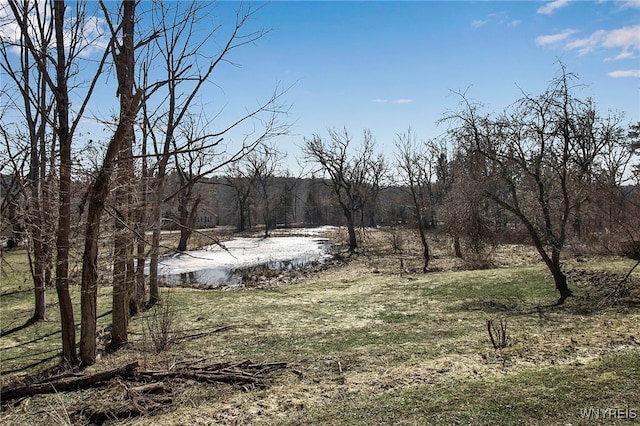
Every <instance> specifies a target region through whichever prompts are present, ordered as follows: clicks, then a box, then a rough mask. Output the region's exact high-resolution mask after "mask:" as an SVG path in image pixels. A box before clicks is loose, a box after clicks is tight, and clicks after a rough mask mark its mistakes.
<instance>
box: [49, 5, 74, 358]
mask: <svg viewBox="0 0 640 426" xmlns="http://www.w3.org/2000/svg"><path fill="white" fill-rule="evenodd" d="M53 5H54V6H53V18H54V25H55V33H56V53H57V63H56V85H57V87H56V93H55V97H56V115H57V118H58V127H57V129H56V132H57V136H58V142H59V144H60V153H59V155H60V177H59V179H60V183H59V192H58V230H57V233H56V249H57V251H56V292H57V294H58V304H59V306H60V325H61V328H62V357H63V359H64V361H65V362H67V363H69V364H71V365H76V364H77V363H78V356H77V352H76V328H75V327H76V326H75V322H74V319H73V305H72V303H71V295H70V294H69V236H70V233H71V136H72V135H71V133H70V131H69V93H68V88H67V75H66V69H67V63H66V57H65V42H64V37H65V33H64V20H65V18H64V13H65V2H64V0H59V1H55V2H54V3H53Z"/></svg>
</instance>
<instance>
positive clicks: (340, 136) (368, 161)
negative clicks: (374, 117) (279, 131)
mask: <svg viewBox="0 0 640 426" xmlns="http://www.w3.org/2000/svg"><path fill="white" fill-rule="evenodd" d="M374 145H375V143H374V139H373V135H372V134H371V132H370V131H369V130H365V131H364V132H363V141H362V143H361V145H360V147H359V149H358V150H357V151H356V152H354V153H351V152H350V148H353V146H352V138H351V135H350V134H349V132H348V131H347V129H344V130H342V131H337V130H329V141H325V140H323V139H322V138H321V137H320V136H318V135H313V137H312V138H311V139H307V138H305V140H304V146H303V147H302V150H303V152H304V155H305V156H306V158H307V161H310V162H313V163H316V164H318V165H319V166H320V168H321V170H322V171H323V172H324V173H326V174H327V175H328V176H329V181H330V184H331V188H332V190H333V193H334V194H335V196H336V197H337V199H338V203H339V204H340V208H341V209H342V212H343V214H344V217H345V219H346V221H347V230H348V232H349V252H351V253H354V252H355V251H356V249H357V248H358V241H357V239H356V231H355V215H356V212H358V211H360V210H361V209H362V208H363V206H364V203H365V200H366V198H365V193H366V191H367V190H368V185H371V172H372V170H375V162H376V159H377V157H376V156H375V154H374Z"/></svg>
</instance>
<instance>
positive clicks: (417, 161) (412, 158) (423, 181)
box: [396, 129, 431, 272]
mask: <svg viewBox="0 0 640 426" xmlns="http://www.w3.org/2000/svg"><path fill="white" fill-rule="evenodd" d="M424 148H425V146H424V144H422V143H420V142H418V141H417V140H416V136H415V134H414V133H412V131H411V129H409V130H407V132H406V133H404V134H398V140H397V141H396V163H397V168H398V172H399V177H400V184H401V185H402V186H403V187H406V188H407V189H408V191H409V194H410V195H411V201H412V206H411V207H412V210H413V214H414V216H415V219H416V224H417V225H418V233H419V235H420V242H421V243H422V259H423V261H424V264H423V266H422V272H427V268H428V267H429V261H430V260H431V255H430V253H429V243H428V241H427V232H426V217H425V214H426V213H425V212H426V210H427V209H430V208H431V207H430V204H431V203H430V199H431V196H430V192H431V191H430V181H431V176H430V174H429V173H428V171H427V169H426V167H425V166H426V165H427V164H429V163H430V162H431V160H430V158H429V157H428V154H427V153H426V152H425V150H424Z"/></svg>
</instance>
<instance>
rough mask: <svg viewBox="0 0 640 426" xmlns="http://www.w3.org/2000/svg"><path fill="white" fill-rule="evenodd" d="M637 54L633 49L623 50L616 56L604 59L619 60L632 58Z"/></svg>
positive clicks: (607, 60) (606, 60)
mask: <svg viewBox="0 0 640 426" xmlns="http://www.w3.org/2000/svg"><path fill="white" fill-rule="evenodd" d="M634 57H635V55H634V54H633V52H632V51H630V50H626V49H625V50H623V51H622V52H620V53H618V54H617V55H616V56H614V57H612V58H611V57H610V58H606V59H605V60H604V61H605V62H609V61H619V60H620V59H631V58H634Z"/></svg>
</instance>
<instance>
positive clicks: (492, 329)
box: [487, 319, 511, 349]
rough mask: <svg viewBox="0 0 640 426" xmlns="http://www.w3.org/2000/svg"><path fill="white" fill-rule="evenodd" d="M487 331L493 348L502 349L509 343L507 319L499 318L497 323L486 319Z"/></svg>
mask: <svg viewBox="0 0 640 426" xmlns="http://www.w3.org/2000/svg"><path fill="white" fill-rule="evenodd" d="M487 331H488V332H489V338H490V339H491V343H492V344H493V348H494V349H503V348H506V347H507V346H510V345H511V338H510V337H509V336H508V335H507V320H502V319H501V320H500V323H499V324H496V323H495V322H494V321H493V320H487Z"/></svg>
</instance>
